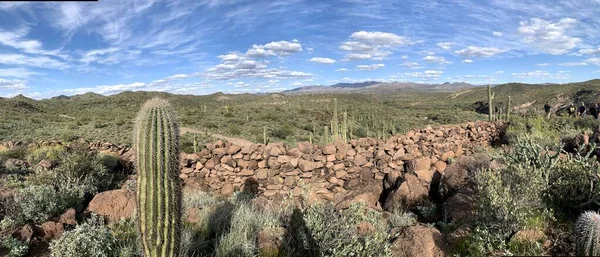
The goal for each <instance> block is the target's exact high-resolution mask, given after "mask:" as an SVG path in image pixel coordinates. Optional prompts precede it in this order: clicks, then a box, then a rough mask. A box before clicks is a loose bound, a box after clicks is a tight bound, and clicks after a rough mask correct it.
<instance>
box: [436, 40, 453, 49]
mask: <svg viewBox="0 0 600 257" xmlns="http://www.w3.org/2000/svg"><path fill="white" fill-rule="evenodd" d="M436 45H437V46H439V47H440V48H441V49H444V50H449V49H450V48H452V46H453V45H454V42H439V43H437V44H436Z"/></svg>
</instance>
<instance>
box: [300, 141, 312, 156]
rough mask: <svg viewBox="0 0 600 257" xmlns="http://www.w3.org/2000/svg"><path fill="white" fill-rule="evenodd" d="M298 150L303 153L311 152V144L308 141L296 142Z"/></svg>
mask: <svg viewBox="0 0 600 257" xmlns="http://www.w3.org/2000/svg"><path fill="white" fill-rule="evenodd" d="M298 150H300V152H302V153H305V154H312V153H313V151H314V147H313V144H311V143H309V142H298Z"/></svg>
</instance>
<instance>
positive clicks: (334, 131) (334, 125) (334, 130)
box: [331, 98, 340, 141]
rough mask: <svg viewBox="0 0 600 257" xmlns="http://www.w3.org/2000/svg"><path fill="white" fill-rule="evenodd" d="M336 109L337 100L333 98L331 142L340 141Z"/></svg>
mask: <svg viewBox="0 0 600 257" xmlns="http://www.w3.org/2000/svg"><path fill="white" fill-rule="evenodd" d="M337 107H338V102H337V98H333V118H332V119H331V134H332V135H333V141H335V140H339V139H340V127H339V126H340V125H339V118H338V108H337Z"/></svg>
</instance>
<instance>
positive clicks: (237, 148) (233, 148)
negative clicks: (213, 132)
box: [227, 145, 242, 155]
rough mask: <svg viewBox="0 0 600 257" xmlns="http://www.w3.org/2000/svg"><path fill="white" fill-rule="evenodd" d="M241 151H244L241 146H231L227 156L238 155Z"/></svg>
mask: <svg viewBox="0 0 600 257" xmlns="http://www.w3.org/2000/svg"><path fill="white" fill-rule="evenodd" d="M241 150H242V148H241V147H240V146H239V145H231V146H230V147H229V149H227V154H231V155H234V154H236V153H238V152H239V151H241Z"/></svg>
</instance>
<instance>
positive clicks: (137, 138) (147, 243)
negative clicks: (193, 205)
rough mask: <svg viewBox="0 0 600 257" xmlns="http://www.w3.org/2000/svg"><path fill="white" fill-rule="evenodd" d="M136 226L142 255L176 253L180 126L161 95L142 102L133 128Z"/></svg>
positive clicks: (154, 256) (164, 256) (170, 256)
mask: <svg viewBox="0 0 600 257" xmlns="http://www.w3.org/2000/svg"><path fill="white" fill-rule="evenodd" d="M134 144H135V149H136V169H137V204H138V208H137V209H138V211H137V212H138V221H139V222H138V224H139V225H138V226H139V230H140V234H141V241H142V249H143V251H144V256H145V257H174V256H178V255H179V245H180V241H181V240H180V239H181V181H180V179H179V126H178V122H177V117H176V114H175V112H174V111H173V110H172V108H171V105H170V104H169V102H167V101H166V100H164V99H160V98H154V99H151V100H149V101H148V102H146V103H145V104H144V106H142V109H141V111H140V112H139V114H138V116H137V119H136V122H135V130H134Z"/></svg>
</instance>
